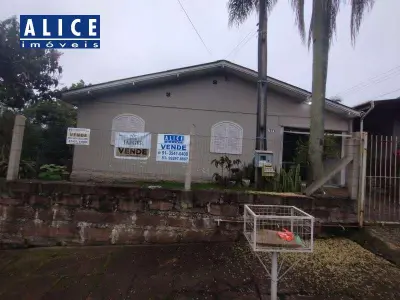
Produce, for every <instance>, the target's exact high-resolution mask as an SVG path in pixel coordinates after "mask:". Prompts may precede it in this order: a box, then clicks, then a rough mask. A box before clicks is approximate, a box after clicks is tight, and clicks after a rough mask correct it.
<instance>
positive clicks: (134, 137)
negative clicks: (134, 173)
mask: <svg viewBox="0 0 400 300" xmlns="http://www.w3.org/2000/svg"><path fill="white" fill-rule="evenodd" d="M150 150H151V133H148V132H116V134H115V143H114V157H115V158H120V159H140V160H146V159H148V158H149V157H150Z"/></svg>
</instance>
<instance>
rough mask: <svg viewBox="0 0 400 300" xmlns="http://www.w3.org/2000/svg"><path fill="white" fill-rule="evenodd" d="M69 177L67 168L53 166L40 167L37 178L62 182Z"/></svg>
mask: <svg viewBox="0 0 400 300" xmlns="http://www.w3.org/2000/svg"><path fill="white" fill-rule="evenodd" d="M67 175H69V173H68V172H67V167H65V166H59V165H55V164H50V165H43V166H41V167H40V173H39V178H40V179H44V180H62V179H64V178H66V176H67Z"/></svg>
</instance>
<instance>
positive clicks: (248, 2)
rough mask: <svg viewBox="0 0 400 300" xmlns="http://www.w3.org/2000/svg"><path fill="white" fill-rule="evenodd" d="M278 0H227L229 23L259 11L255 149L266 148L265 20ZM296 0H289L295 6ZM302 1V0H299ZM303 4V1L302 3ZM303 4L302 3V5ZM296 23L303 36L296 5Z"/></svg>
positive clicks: (302, 20)
mask: <svg viewBox="0 0 400 300" xmlns="http://www.w3.org/2000/svg"><path fill="white" fill-rule="evenodd" d="M277 1H278V0H228V13H229V25H230V26H232V25H233V24H235V25H237V26H239V25H240V24H242V23H243V22H244V21H245V20H246V19H247V18H248V17H249V16H250V15H251V14H252V13H253V12H255V11H258V12H259V22H258V32H259V34H258V93H257V125H256V127H257V128H256V145H255V147H256V150H267V22H268V14H269V13H270V12H271V10H272V9H273V7H274V6H275V4H276V2H277ZM297 1H298V0H291V2H292V5H294V6H295V7H296V5H297V4H296V2H297ZM300 2H304V0H300ZM303 4H304V3H303ZM303 6H304V5H303ZM297 11H298V15H297V18H296V20H297V24H298V26H299V29H300V34H301V36H302V37H304V16H303V15H302V12H303V10H302V6H299V7H298V10H297ZM260 178H261V170H259V169H258V168H256V184H257V186H258V187H261V180H260Z"/></svg>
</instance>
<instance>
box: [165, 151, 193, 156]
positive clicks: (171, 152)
mask: <svg viewBox="0 0 400 300" xmlns="http://www.w3.org/2000/svg"><path fill="white" fill-rule="evenodd" d="M166 154H167V155H169V156H189V153H188V152H186V151H171V150H170V151H169V152H168V153H166Z"/></svg>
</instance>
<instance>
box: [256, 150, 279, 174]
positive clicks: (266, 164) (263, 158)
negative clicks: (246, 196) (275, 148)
mask: <svg viewBox="0 0 400 300" xmlns="http://www.w3.org/2000/svg"><path fill="white" fill-rule="evenodd" d="M273 158H274V154H273V152H272V151H268V150H256V152H255V167H257V168H262V175H263V176H274V174H275V170H274V168H273V167H272V161H273Z"/></svg>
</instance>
